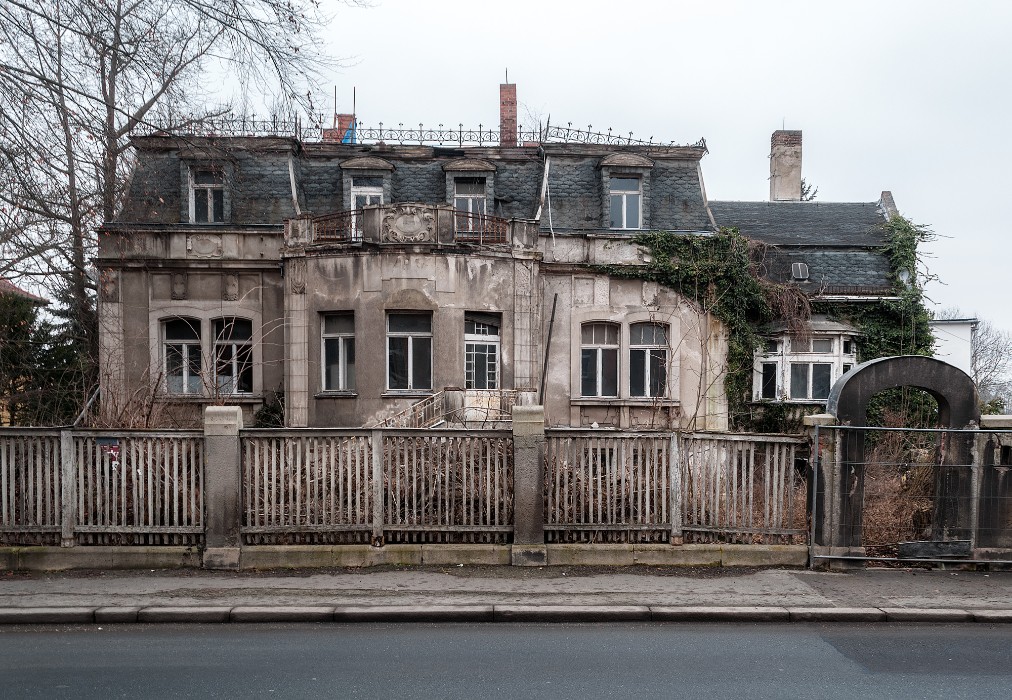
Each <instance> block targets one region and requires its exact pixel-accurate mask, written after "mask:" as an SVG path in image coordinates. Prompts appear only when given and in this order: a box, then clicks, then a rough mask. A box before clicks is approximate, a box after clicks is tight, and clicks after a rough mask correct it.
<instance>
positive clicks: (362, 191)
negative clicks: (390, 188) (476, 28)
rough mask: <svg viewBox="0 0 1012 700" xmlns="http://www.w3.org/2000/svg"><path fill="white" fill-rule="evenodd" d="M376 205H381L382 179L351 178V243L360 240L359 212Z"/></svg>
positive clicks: (360, 219)
mask: <svg viewBox="0 0 1012 700" xmlns="http://www.w3.org/2000/svg"><path fill="white" fill-rule="evenodd" d="M377 204H383V178H382V177H353V178H351V239H352V240H353V241H361V240H362V223H363V222H362V217H361V216H360V215H359V211H360V210H361V209H363V208H365V207H371V206H374V205H377Z"/></svg>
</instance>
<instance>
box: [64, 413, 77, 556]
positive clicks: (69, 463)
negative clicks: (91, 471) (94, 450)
mask: <svg viewBox="0 0 1012 700" xmlns="http://www.w3.org/2000/svg"><path fill="white" fill-rule="evenodd" d="M76 525H77V460H76V459H74V434H73V433H72V432H70V431H69V430H61V431H60V546H61V547H73V546H74V544H75V541H74V526H76Z"/></svg>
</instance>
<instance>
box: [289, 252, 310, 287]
mask: <svg viewBox="0 0 1012 700" xmlns="http://www.w3.org/2000/svg"><path fill="white" fill-rule="evenodd" d="M288 270H289V276H290V278H291V280H292V294H305V293H306V261H305V260H303V259H301V258H296V259H294V260H292V261H291V262H290V263H288Z"/></svg>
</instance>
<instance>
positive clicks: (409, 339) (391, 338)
mask: <svg viewBox="0 0 1012 700" xmlns="http://www.w3.org/2000/svg"><path fill="white" fill-rule="evenodd" d="M387 388H388V389H391V390H395V391H397V390H402V391H422V390H428V389H431V388H432V315H431V314H427V313H421V314H419V313H391V314H389V315H387Z"/></svg>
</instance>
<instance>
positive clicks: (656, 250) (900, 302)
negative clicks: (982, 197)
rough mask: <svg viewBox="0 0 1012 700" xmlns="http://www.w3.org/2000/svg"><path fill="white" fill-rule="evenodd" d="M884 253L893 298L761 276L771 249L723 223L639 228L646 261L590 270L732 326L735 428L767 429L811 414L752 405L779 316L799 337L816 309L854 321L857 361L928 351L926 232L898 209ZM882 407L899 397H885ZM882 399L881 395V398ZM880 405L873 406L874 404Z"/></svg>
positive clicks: (791, 428)
mask: <svg viewBox="0 0 1012 700" xmlns="http://www.w3.org/2000/svg"><path fill="white" fill-rule="evenodd" d="M884 226H885V230H886V234H887V235H886V246H885V249H884V252H885V255H886V257H887V258H888V260H889V265H890V270H891V272H890V279H891V282H892V287H893V292H892V293H891V294H889V296H891V297H895V299H890V300H883V301H877V302H852V303H838V302H811V303H810V302H809V300H808V297H807V296H806V295H805V294H804V293H803V292H802V291H801V290H800V289H799V288H798V287H797V286H795V285H792V284H780V283H776V282H772V281H770V280H769V279H767V278H766V277H765V275H764V274H763V263H764V261H765V259H766V256H767V252H768V250H769V246H767V245H766V244H763V243H760V242H758V241H753V240H750V239H748V238H746V237H745V236H743V235H741V234H740V233H739V232H738V229H736V228H722V229H720V230H719V231H718V232H717V233H715V234H714V235H712V236H700V235H698V234H671V233H666V232H662V231H651V232H647V233H643V234H641V235H639V236H637V237H636V238H635V239H634V242H635V243H637V244H639V245H640V246H642V247H643V248H644V249H645V250H646V251H647V252H648V254H649V257H648V262H647V263H646V265H642V266H630V265H596V266H593V269H595V270H597V271H599V272H604V273H607V274H609V275H612V276H616V277H624V278H633V279H643V280H650V281H654V282H657V283H659V284H663V285H664V286H666V287H668V288H669V289H672V290H674V291H676V292H678V293H679V294H681V295H682V296H684V297H686V298H688V299H691V300H693V301H695V302H696V303H697V304H698V305H699V306H700V307H701V309H702V310H703V311H704V312H706V313H708V314H712V315H713V316H714V317H715V318H717V319H718V320H720V321H721V323H723V325H724V328H725V329H726V331H727V344H728V353H727V365H726V378H725V383H724V389H725V393H726V395H727V401H728V412H729V414H730V415H729V419H730V423H731V425H732V427H734V428H736V429H741V430H761V431H762V432H797V431H798V430H800V425H801V422H800V421H801V417H802V415H803V414H804V413H807V412H809V411H808V410H805V407H802V409H801V410H799V407H797V406H790V405H778V404H764V405H763V410H760V411H755V410H753V405H752V402H751V396H752V371H753V361H754V357H755V352H756V350H757V349H758V348H759V347H760V346H761V344H762V342H763V339H764V333H765V332H766V330H767V329H768V327H769V325H770V324H771V323H773V322H775V321H778V322H781V323H784V324H785V325H786V326H787V328H788V329H789V330H790V331H791V332H792V333H795V334H800V335H804V334H806V333H807V332H808V326H807V323H808V320H809V318H810V316H811V313H812V312H816V313H824V314H827V315H828V316H829V317H830V318H833V319H835V320H839V321H843V322H846V323H849V324H851V325H853V326H854V327H855V328H857V329H858V331H859V332H860V334H861V339H860V341H859V344H858V347H859V352H860V360H861V361H862V362H863V361H866V360H872V359H875V358H878V357H885V356H889V355H901V354H905V355H930V354H931V349H932V343H933V340H932V336H931V330H930V327H929V326H928V320H929V318H930V315H929V313H928V311H927V309H926V308H925V306H924V297H923V289H922V286H921V277H920V276H919V275H918V270H917V267H918V255H917V250H918V246H919V245H920V244H921V243H923V242H925V241H927V240H930V236H931V234H930V232H929V231H928V230H927V229H925V228H924V227H921V226H917V225H915V224H913V223H911V222H910V221H908V220H906V219H904V218H903V217H900V216H894V217H892V218H891V219H890V220H889V221H888V222H887V223H885V224H884ZM882 402H884V404H885V405H891V404H893V403H896V399H890V398H889V397H884V398H883V400H882ZM880 403H881V402H880ZM873 409H874V407H873Z"/></svg>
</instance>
